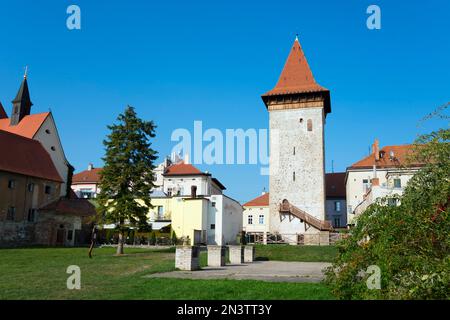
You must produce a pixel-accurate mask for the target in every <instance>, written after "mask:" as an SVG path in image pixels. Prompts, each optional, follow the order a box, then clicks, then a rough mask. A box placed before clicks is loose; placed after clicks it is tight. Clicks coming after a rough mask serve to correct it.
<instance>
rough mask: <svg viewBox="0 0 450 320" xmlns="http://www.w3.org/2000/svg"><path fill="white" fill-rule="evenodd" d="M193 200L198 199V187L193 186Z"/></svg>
mask: <svg viewBox="0 0 450 320" xmlns="http://www.w3.org/2000/svg"><path fill="white" fill-rule="evenodd" d="M191 198H192V199H195V198H197V186H191Z"/></svg>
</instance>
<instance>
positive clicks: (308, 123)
mask: <svg viewBox="0 0 450 320" xmlns="http://www.w3.org/2000/svg"><path fill="white" fill-rule="evenodd" d="M307 127H308V131H312V120H311V119H308V122H307Z"/></svg>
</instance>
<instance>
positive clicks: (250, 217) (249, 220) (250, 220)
mask: <svg viewBox="0 0 450 320" xmlns="http://www.w3.org/2000/svg"><path fill="white" fill-rule="evenodd" d="M248 224H253V216H252V215H249V216H248Z"/></svg>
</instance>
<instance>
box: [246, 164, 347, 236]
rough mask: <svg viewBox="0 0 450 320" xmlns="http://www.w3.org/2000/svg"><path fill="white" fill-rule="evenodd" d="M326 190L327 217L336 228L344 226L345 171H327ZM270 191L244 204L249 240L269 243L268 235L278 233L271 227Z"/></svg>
mask: <svg viewBox="0 0 450 320" xmlns="http://www.w3.org/2000/svg"><path fill="white" fill-rule="evenodd" d="M325 190H326V191H325V192H326V208H325V213H326V216H327V217H326V218H327V220H329V221H331V223H332V224H333V227H334V228H343V227H346V226H347V224H346V222H347V214H346V211H345V210H346V209H345V208H346V199H345V197H346V195H345V172H339V173H327V174H326V175H325ZM269 201H270V196H269V193H267V192H263V194H262V195H260V196H259V197H256V198H254V199H252V200H250V201H248V202H247V203H245V204H244V205H243V208H244V212H243V220H242V230H243V231H244V232H245V234H246V237H247V241H250V242H259V243H267V241H268V239H267V235H273V234H276V232H274V231H273V230H272V229H271V223H270V219H271V218H272V216H271V215H270V211H269Z"/></svg>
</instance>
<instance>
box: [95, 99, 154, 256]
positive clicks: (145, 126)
mask: <svg viewBox="0 0 450 320" xmlns="http://www.w3.org/2000/svg"><path fill="white" fill-rule="evenodd" d="M117 121H118V123H116V124H113V125H111V126H108V129H109V130H110V131H111V133H110V134H109V135H108V136H107V138H106V140H104V141H103V144H104V145H105V149H106V154H105V157H104V158H103V161H104V167H103V170H102V172H101V180H100V184H99V189H100V193H99V195H98V203H99V207H98V213H99V216H100V219H101V221H102V223H106V224H109V223H113V224H115V225H116V229H117V231H118V233H119V243H118V246H117V254H123V243H124V233H125V231H127V230H128V228H129V227H135V228H142V227H144V226H148V224H147V213H148V209H149V208H151V207H152V205H151V203H150V191H151V189H152V188H153V186H154V185H153V169H154V168H155V166H154V161H155V160H156V158H157V157H156V154H157V152H156V151H155V150H153V149H152V148H151V142H150V139H151V138H154V137H155V128H156V126H155V125H154V123H153V121H143V120H142V119H140V118H138V116H137V114H136V112H135V110H134V108H133V107H131V106H128V107H127V108H126V109H125V111H124V113H123V114H120V115H119V116H118V118H117Z"/></svg>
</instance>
